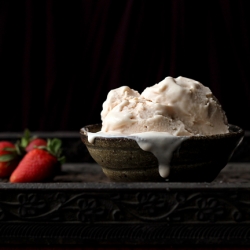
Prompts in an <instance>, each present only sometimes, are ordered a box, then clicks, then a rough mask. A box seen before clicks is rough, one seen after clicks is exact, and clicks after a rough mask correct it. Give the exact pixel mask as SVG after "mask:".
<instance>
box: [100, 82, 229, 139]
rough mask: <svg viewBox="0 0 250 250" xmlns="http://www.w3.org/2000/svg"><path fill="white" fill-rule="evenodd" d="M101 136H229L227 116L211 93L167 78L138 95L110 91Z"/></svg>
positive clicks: (123, 90)
mask: <svg viewBox="0 0 250 250" xmlns="http://www.w3.org/2000/svg"><path fill="white" fill-rule="evenodd" d="M101 119H102V132H106V133H113V134H117V133H119V134H132V133H142V132H149V131H156V132H168V133H169V134H172V135H176V136H189V135H212V134H224V133H227V132H228V123H227V118H226V115H225V112H224V111H223V109H222V107H221V105H220V103H219V102H218V100H217V99H216V98H215V97H214V95H213V94H212V92H211V90H210V89H209V88H208V87H205V86H204V85H202V84H201V83H200V82H198V81H195V80H192V79H189V78H185V77H178V78H172V77H166V78H165V79H164V80H162V81H161V82H159V83H158V84H155V85H153V86H151V87H148V88H146V89H145V90H144V91H143V92H142V94H141V95H140V94H139V93H138V92H137V91H135V90H133V89H131V88H129V87H128V86H122V87H120V88H117V89H114V90H111V91H110V92H109V94H108V96H107V99H106V101H105V102H104V103H103V110H102V112H101Z"/></svg>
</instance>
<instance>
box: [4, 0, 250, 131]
mask: <svg viewBox="0 0 250 250" xmlns="http://www.w3.org/2000/svg"><path fill="white" fill-rule="evenodd" d="M249 2H250V1H248V0H245V1H243V0H231V1H230V0H198V1H193V0H165V1H159V0H152V1H145V0H144V1H143V0H98V1H97V0H82V1H80V0H71V1H60V0H58V1H56V0H50V1H49V0H26V1H23V0H16V1H12V0H6V1H3V0H0V84H1V85H0V86H1V90H0V93H1V95H0V96H1V97H0V107H1V110H0V112H1V122H0V131H1V132H6V131H13V132H14V131H22V130H24V129H25V128H29V129H30V130H31V131H77V132H78V131H79V130H80V128H81V127H83V126H84V125H87V124H92V123H99V122H100V121H101V120H100V112H101V110H102V103H103V102H104V101H105V99H106V96H107V93H108V92H109V91H110V90H111V89H113V88H117V87H120V86H122V85H128V86H130V87H131V88H133V89H135V90H138V91H139V92H141V91H142V90H143V89H144V88H145V87H148V86H152V85H153V84H155V83H157V82H159V81H161V80H162V79H163V78H165V77H166V76H173V77H178V76H180V75H181V76H184V77H189V78H192V79H195V80H198V81H200V82H202V83H203V84H204V85H206V86H208V87H209V88H210V89H211V90H212V92H213V93H214V94H215V96H216V97H217V98H218V99H219V101H220V102H221V104H222V106H223V108H224V110H225V111H226V114H227V117H228V120H229V123H231V124H236V125H238V126H241V127H242V128H243V129H245V130H250V121H249V120H250V119H249V117H248V116H249V110H250V83H249V77H248V74H249V70H250V68H249V66H250V51H249V49H250V15H249V13H250V8H249V7H248V5H249Z"/></svg>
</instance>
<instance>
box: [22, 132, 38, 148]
mask: <svg viewBox="0 0 250 250" xmlns="http://www.w3.org/2000/svg"><path fill="white" fill-rule="evenodd" d="M35 138H37V137H36V136H31V134H30V131H29V130H28V129H25V130H24V133H23V136H22V138H21V140H20V147H22V148H26V147H27V146H28V144H29V143H30V141H32V140H34V139H35Z"/></svg>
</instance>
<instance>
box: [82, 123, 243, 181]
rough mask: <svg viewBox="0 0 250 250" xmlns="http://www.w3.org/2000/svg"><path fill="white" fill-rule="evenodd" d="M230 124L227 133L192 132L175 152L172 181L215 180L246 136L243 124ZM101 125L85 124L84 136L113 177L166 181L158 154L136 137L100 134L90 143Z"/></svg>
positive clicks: (115, 178)
mask: <svg viewBox="0 0 250 250" xmlns="http://www.w3.org/2000/svg"><path fill="white" fill-rule="evenodd" d="M229 127H230V132H229V133H227V134H220V135H212V136H192V137H189V138H188V139H187V140H184V141H183V142H182V144H181V147H179V148H177V149H176V150H175V151H174V153H173V155H172V160H171V162H170V166H171V168H170V175H169V176H168V181H172V182H211V181H213V180H214V179H215V178H216V177H217V175H218V174H219V173H220V171H221V170H222V169H223V168H224V167H225V166H226V164H227V163H228V161H229V159H230V157H231V156H232V154H233V152H234V150H235V149H236V148H237V146H238V145H239V143H240V142H241V141H242V139H243V137H244V131H243V130H242V129H241V128H239V127H237V126H235V125H230V126H229ZM100 129H101V125H100V124H94V125H88V126H85V127H83V128H82V129H81V130H80V136H81V140H82V142H83V143H84V144H85V145H86V147H87V149H88V151H89V153H90V155H91V156H92V158H93V159H94V160H95V161H96V162H97V163H98V164H99V165H100V166H101V167H102V170H103V172H104V173H105V175H106V176H107V177H108V178H109V179H110V180H112V181H119V182H128V181H136V182H141V181H149V182H150V181H166V179H164V178H162V177H161V176H160V175H159V171H158V160H157V158H156V157H155V156H154V155H153V154H152V153H150V152H147V151H144V150H142V149H141V148H140V147H139V146H138V144H137V142H136V141H135V140H133V139H127V138H103V137H97V138H96V139H95V141H94V143H93V144H92V143H89V142H88V137H87V133H88V132H93V133H95V132H98V131H100Z"/></svg>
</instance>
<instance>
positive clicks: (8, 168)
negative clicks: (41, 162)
mask: <svg viewBox="0 0 250 250" xmlns="http://www.w3.org/2000/svg"><path fill="white" fill-rule="evenodd" d="M19 161H20V156H19V152H18V150H17V148H16V146H15V145H14V144H13V143H12V142H9V141H1V142H0V178H4V177H9V176H10V175H11V173H12V172H13V171H14V169H15V168H16V167H17V165H18V163H19Z"/></svg>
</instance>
